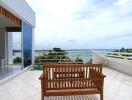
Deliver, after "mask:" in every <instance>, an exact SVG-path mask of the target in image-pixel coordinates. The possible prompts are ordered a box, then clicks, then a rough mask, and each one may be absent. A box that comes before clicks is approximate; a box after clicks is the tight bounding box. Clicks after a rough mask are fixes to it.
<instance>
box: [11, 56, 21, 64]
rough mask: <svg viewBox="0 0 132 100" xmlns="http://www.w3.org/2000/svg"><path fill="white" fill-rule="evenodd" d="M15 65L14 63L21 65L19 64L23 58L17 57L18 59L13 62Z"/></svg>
mask: <svg viewBox="0 0 132 100" xmlns="http://www.w3.org/2000/svg"><path fill="white" fill-rule="evenodd" d="M13 63H14V64H19V63H21V58H20V57H16V58H15V59H14V60H13Z"/></svg>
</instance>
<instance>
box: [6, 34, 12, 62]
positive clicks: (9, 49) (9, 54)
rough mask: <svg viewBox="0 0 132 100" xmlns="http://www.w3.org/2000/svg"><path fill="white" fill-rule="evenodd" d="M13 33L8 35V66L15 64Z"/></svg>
mask: <svg viewBox="0 0 132 100" xmlns="http://www.w3.org/2000/svg"><path fill="white" fill-rule="evenodd" d="M12 35H13V34H12V32H8V33H7V58H8V62H7V63H8V64H13V40H12V39H13V36H12Z"/></svg>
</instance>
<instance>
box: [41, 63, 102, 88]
mask: <svg viewBox="0 0 132 100" xmlns="http://www.w3.org/2000/svg"><path fill="white" fill-rule="evenodd" d="M43 73H44V75H45V77H44V78H45V79H44V87H45V88H46V89H47V90H58V89H80V88H99V89H100V88H101V86H102V79H101V75H102V64H44V65H43Z"/></svg>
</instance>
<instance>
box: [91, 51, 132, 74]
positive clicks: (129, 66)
mask: <svg viewBox="0 0 132 100" xmlns="http://www.w3.org/2000/svg"><path fill="white" fill-rule="evenodd" d="M92 55H93V63H101V62H104V61H107V64H106V65H105V66H106V67H109V68H112V69H115V70H117V71H119V72H121V73H124V74H127V75H130V76H132V62H129V61H128V60H125V59H118V58H111V57H106V56H104V55H102V54H100V53H96V52H93V53H92Z"/></svg>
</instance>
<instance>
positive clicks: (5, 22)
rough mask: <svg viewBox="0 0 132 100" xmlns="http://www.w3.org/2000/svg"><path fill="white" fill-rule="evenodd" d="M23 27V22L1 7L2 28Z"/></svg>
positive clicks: (0, 21)
mask: <svg viewBox="0 0 132 100" xmlns="http://www.w3.org/2000/svg"><path fill="white" fill-rule="evenodd" d="M3 27H21V20H20V19H19V18H18V17H16V16H15V15H13V14H12V13H10V12H9V11H7V10H6V9H5V8H3V7H1V6H0V28H3Z"/></svg>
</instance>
